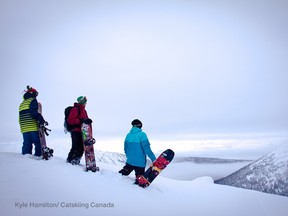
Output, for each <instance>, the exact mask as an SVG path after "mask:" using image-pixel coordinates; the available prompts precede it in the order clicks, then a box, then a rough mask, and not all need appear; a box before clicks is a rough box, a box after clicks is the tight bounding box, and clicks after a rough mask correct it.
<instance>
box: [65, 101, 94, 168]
mask: <svg viewBox="0 0 288 216" xmlns="http://www.w3.org/2000/svg"><path fill="white" fill-rule="evenodd" d="M86 103H87V98H86V96H79V97H78V98H77V103H74V107H73V108H72V109H71V111H70V114H69V116H68V119H67V122H68V123H69V124H70V125H72V126H73V129H72V130H71V139H72V147H71V150H70V152H69V154H68V157H67V163H71V164H73V165H76V164H79V163H80V160H81V158H82V156H83V153H84V145H83V141H82V133H81V124H82V123H86V124H91V123H92V120H91V119H90V118H89V117H88V114H87V112H86V110H85V107H86Z"/></svg>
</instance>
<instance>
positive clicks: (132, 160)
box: [124, 127, 156, 167]
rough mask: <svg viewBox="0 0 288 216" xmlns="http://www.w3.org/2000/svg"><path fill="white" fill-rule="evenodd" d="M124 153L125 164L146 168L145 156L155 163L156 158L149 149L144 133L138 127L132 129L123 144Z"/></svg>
mask: <svg viewBox="0 0 288 216" xmlns="http://www.w3.org/2000/svg"><path fill="white" fill-rule="evenodd" d="M124 151H125V154H126V157H127V161H126V163H128V164H130V165H132V166H137V167H145V166H146V155H147V156H148V157H149V158H150V159H151V161H155V160H156V157H155V155H154V153H153V152H152V150H151V148H150V143H149V140H148V137H147V135H146V133H144V132H143V131H142V129H140V128H138V127H132V129H131V130H130V132H129V133H128V134H127V136H126V138H125V142H124Z"/></svg>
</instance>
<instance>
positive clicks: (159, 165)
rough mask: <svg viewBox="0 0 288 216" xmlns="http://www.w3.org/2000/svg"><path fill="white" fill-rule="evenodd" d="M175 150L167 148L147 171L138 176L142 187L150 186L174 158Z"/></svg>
mask: <svg viewBox="0 0 288 216" xmlns="http://www.w3.org/2000/svg"><path fill="white" fill-rule="evenodd" d="M173 158H174V151H172V150H171V149H167V150H165V151H164V152H162V154H160V156H159V157H158V158H157V159H156V160H155V161H154V162H153V164H152V165H151V166H150V167H149V168H148V169H147V170H146V171H145V173H144V174H143V175H141V176H139V177H138V178H137V181H136V182H137V184H138V185H139V186H140V187H143V188H145V187H148V186H149V185H150V184H151V183H152V181H153V180H154V179H155V178H156V177H157V176H158V175H159V173H160V172H161V171H162V170H163V169H165V168H166V166H167V165H168V164H169V163H170V162H171V161H172V160H173Z"/></svg>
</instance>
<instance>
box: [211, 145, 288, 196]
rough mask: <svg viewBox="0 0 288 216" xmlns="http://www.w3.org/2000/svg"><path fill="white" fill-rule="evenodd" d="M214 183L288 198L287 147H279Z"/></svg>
mask: <svg viewBox="0 0 288 216" xmlns="http://www.w3.org/2000/svg"><path fill="white" fill-rule="evenodd" d="M216 183H219V184H224V185H231V186H235V187H240V188H246V189H253V190H258V191H263V192H267V193H272V194H279V195H283V196H288V146H287V145H283V146H281V147H279V148H278V149H276V150H275V151H273V152H271V153H270V154H267V155H265V156H264V157H262V158H260V159H259V160H257V161H256V162H254V163H251V164H250V165H247V166H245V167H243V168H242V169H240V170H239V171H236V172H235V173H233V174H231V175H229V176H227V177H225V178H222V179H220V180H218V181H216Z"/></svg>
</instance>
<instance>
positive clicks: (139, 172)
mask: <svg viewBox="0 0 288 216" xmlns="http://www.w3.org/2000/svg"><path fill="white" fill-rule="evenodd" d="M134 170H135V184H138V177H139V176H141V175H143V174H144V172H145V167H134Z"/></svg>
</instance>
